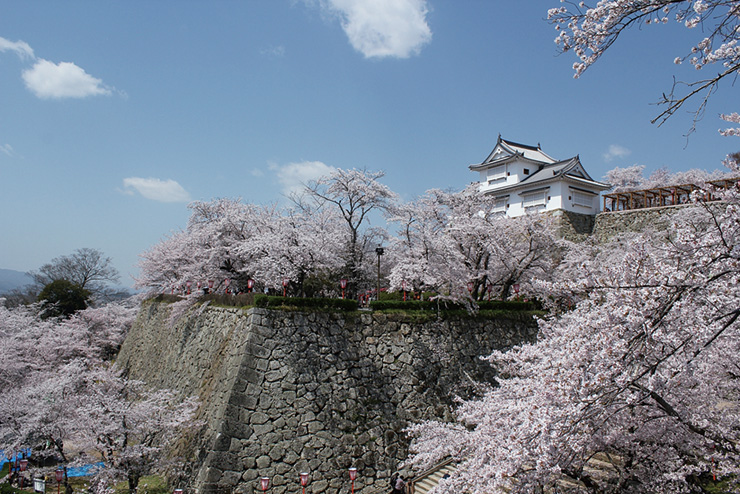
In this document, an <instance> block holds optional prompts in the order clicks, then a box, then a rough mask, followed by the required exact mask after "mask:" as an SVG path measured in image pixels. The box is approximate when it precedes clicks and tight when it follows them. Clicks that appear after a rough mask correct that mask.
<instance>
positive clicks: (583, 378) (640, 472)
mask: <svg viewBox="0 0 740 494" xmlns="http://www.w3.org/2000/svg"><path fill="white" fill-rule="evenodd" d="M715 193H719V194H724V198H725V200H726V201H727V204H726V205H725V206H713V205H711V204H701V203H698V204H697V205H696V207H694V208H688V209H687V210H685V211H684V212H683V213H682V214H683V216H682V217H679V218H677V220H676V224H675V225H674V226H673V228H672V229H671V230H670V231H668V232H666V233H665V236H664V237H660V236H658V235H655V234H645V235H642V236H636V237H634V238H632V239H629V240H626V241H624V240H623V241H621V243H620V245H619V248H606V249H603V251H600V249H598V248H594V246H587V249H588V252H587V253H585V254H584V255H583V256H581V262H580V263H576V264H574V266H575V265H578V268H579V269H580V270H581V271H582V273H583V274H582V275H581V276H578V277H577V278H574V279H572V280H563V281H560V282H559V283H553V284H552V285H551V288H552V290H551V293H558V292H562V293H570V294H573V296H574V303H575V307H574V308H573V309H572V310H567V311H564V312H558V311H555V313H554V315H553V316H552V317H551V318H549V319H546V320H543V321H542V322H541V326H540V329H541V331H540V335H539V339H538V341H537V342H536V343H533V344H526V345H523V346H521V347H517V348H515V349H513V350H511V351H509V352H494V353H493V354H492V355H490V356H489V357H488V360H489V361H490V362H491V363H492V365H494V366H495V367H496V369H497V370H498V372H499V376H500V377H499V379H498V383H497V384H498V386H497V387H494V388H491V389H490V390H489V391H487V392H485V393H484V394H483V395H482V396H480V397H479V398H477V399H474V400H471V401H467V402H464V403H463V404H462V405H461V406H460V408H459V409H458V411H457V419H458V420H457V422H456V423H451V424H449V423H448V424H443V423H436V422H427V423H424V424H419V425H417V426H414V427H412V429H411V433H412V435H413V436H414V438H415V439H414V444H413V447H414V449H415V450H416V451H417V453H416V455H415V456H414V457H413V461H414V462H415V463H417V464H418V465H420V466H424V465H430V464H433V463H434V462H436V461H437V460H440V459H442V458H445V457H448V456H451V457H453V458H455V459H456V460H458V461H459V468H458V470H457V472H456V473H455V474H453V475H452V477H451V478H450V479H449V480H446V481H442V483H441V484H440V489H441V492H453V491H454V492H460V491H465V490H469V491H471V492H494V491H495V490H496V489H505V490H508V491H510V492H536V491H538V490H539V489H547V488H556V487H557V486H558V485H559V483H560V482H562V481H563V479H564V478H565V477H570V478H571V479H572V480H573V481H575V482H576V483H577V487H576V489H577V490H581V491H583V492H689V491H692V490H696V489H698V486H699V485H701V484H702V483H703V482H706V481H707V480H708V479H711V478H712V475H715V476H717V477H718V478H722V479H725V480H726V481H728V482H736V481H737V480H738V473H740V472H739V470H740V448H739V447H738V444H740V442H739V441H740V427H738V424H740V408H739V407H738V405H737V396H738V392H739V391H740V389H739V388H740V381H738V379H737V375H738V374H737V361H736V360H737V359H736V357H735V356H736V354H737V351H738V350H739V349H740V324H738V318H740V310H739V309H738V307H740V292H738V289H737V287H738V286H739V285H738V283H739V282H740V269H739V267H740V256H739V253H738V247H737V246H738V245H740V200H739V198H738V193H737V191H734V190H732V191H729V192H721V191H715ZM571 259H575V256H573V257H572V258H571ZM571 272H572V271H571ZM595 455H599V458H600V460H601V461H602V462H606V463H611V466H610V467H609V469H610V470H611V471H612V474H611V475H607V476H605V475H603V473H604V472H602V475H601V476H599V475H594V470H593V467H592V465H591V464H590V463H589V462H590V461H592V459H593V458H594V456H595Z"/></svg>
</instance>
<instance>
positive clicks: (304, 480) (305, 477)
mask: <svg viewBox="0 0 740 494" xmlns="http://www.w3.org/2000/svg"><path fill="white" fill-rule="evenodd" d="M307 485H308V472H301V487H302V488H303V494H306V486H307Z"/></svg>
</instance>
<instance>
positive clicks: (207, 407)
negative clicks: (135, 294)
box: [117, 302, 536, 494]
mask: <svg viewBox="0 0 740 494" xmlns="http://www.w3.org/2000/svg"><path fill="white" fill-rule="evenodd" d="M169 312H170V307H169V306H168V305H167V304H160V303H153V302H150V303H146V304H144V306H143V308H142V311H141V314H140V316H139V318H138V320H137V322H136V324H135V325H134V327H133V328H132V330H131V332H130V334H129V335H128V337H127V339H126V341H125V342H124V345H123V348H122V349H121V352H120V354H119V357H118V361H117V362H118V365H119V366H122V367H123V368H125V369H126V370H127V372H128V374H129V376H130V377H132V378H137V379H142V380H144V381H147V382H148V383H150V384H152V385H154V386H157V387H168V388H172V389H176V390H178V391H180V392H182V393H183V394H196V395H198V396H199V397H200V399H201V401H202V403H203V405H202V407H201V418H202V419H203V420H204V422H205V423H206V425H205V428H204V432H203V434H202V435H201V437H200V438H199V440H198V442H197V444H193V445H192V446H193V448H192V449H193V451H192V453H191V456H190V457H189V459H190V460H191V461H192V462H193V465H194V473H193V479H194V480H193V485H192V487H193V488H194V489H195V490H196V491H197V492H202V493H224V492H236V493H252V492H255V491H258V490H259V478H260V477H261V476H269V477H271V479H272V484H273V486H274V487H271V491H270V492H271V494H282V493H284V492H288V491H290V492H300V485H299V484H298V474H299V473H300V472H301V471H308V472H310V474H311V484H310V487H309V489H307V491H308V492H311V493H312V494H321V493H324V492H331V493H334V492H348V491H349V488H350V483H349V481H348V478H347V468H348V467H350V466H354V467H356V468H357V469H358V478H357V481H356V483H355V489H356V490H357V491H358V492H360V493H371V492H381V491H386V490H387V486H388V478H389V477H390V475H391V473H392V472H393V471H395V470H396V469H397V468H398V466H399V464H400V462H401V461H403V460H404V459H405V458H406V457H407V454H408V441H407V439H406V437H405V436H404V433H403V430H404V428H405V427H406V426H407V425H409V424H411V423H415V422H418V421H421V420H426V419H450V418H451V417H452V415H451V410H452V403H453V396H455V395H460V396H469V395H470V394H471V393H472V392H473V390H474V385H473V382H474V381H478V382H491V380H492V379H493V377H494V373H493V369H492V368H491V367H490V366H489V365H488V364H487V363H485V362H483V361H481V360H480V359H479V356H481V355H486V354H487V353H489V352H490V351H491V350H493V349H494V348H505V347H509V346H511V345H514V344H517V343H519V342H522V341H525V340H532V339H533V338H534V337H535V334H536V324H535V322H534V319H533V318H531V317H523V318H519V319H518V320H517V319H497V320H477V319H473V318H462V319H453V320H438V319H432V318H430V320H429V321H427V322H411V321H410V320H409V319H408V318H404V317H402V316H391V315H385V314H382V313H369V312H364V313H363V312H357V313H346V314H337V313H332V314H327V313H304V312H281V311H271V310H265V309H256V308H254V309H250V310H248V311H243V310H240V309H225V308H210V307H209V308H206V309H205V310H200V311H196V312H191V313H190V314H188V316H186V317H183V318H181V319H180V320H179V321H177V322H176V323H174V324H172V323H170V321H169Z"/></svg>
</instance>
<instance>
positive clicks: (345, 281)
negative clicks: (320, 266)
mask: <svg viewBox="0 0 740 494" xmlns="http://www.w3.org/2000/svg"><path fill="white" fill-rule="evenodd" d="M339 286H341V287H342V298H344V289H345V288H347V280H345V279H344V278H342V279H341V280H339Z"/></svg>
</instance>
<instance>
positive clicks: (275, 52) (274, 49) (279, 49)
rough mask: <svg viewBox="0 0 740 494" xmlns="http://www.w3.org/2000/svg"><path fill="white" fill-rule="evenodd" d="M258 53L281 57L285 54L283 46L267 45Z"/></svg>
mask: <svg viewBox="0 0 740 494" xmlns="http://www.w3.org/2000/svg"><path fill="white" fill-rule="evenodd" d="M260 55H262V56H265V57H273V58H282V57H283V56H285V47H284V46H272V45H271V46H268V47H267V48H262V49H261V50H260Z"/></svg>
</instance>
